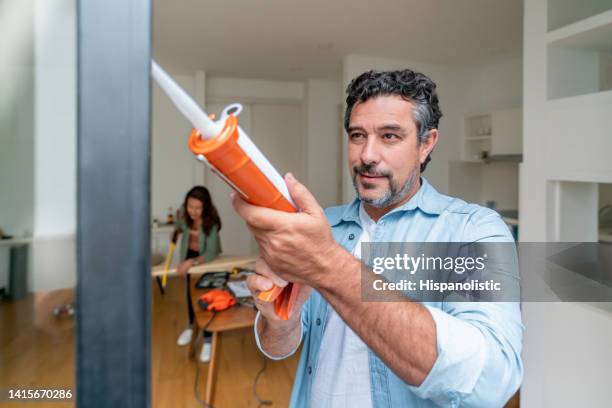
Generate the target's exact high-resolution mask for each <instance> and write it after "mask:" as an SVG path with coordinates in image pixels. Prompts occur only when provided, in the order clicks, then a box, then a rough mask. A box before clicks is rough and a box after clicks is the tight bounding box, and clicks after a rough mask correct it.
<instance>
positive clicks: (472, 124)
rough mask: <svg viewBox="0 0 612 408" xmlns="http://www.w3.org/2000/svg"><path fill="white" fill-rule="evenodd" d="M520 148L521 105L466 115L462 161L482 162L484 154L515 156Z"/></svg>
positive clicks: (520, 150)
mask: <svg viewBox="0 0 612 408" xmlns="http://www.w3.org/2000/svg"><path fill="white" fill-rule="evenodd" d="M522 150H523V149H522V111H521V109H520V108H518V109H506V110H499V111H493V112H491V113H485V114H479V115H473V116H468V117H466V119H465V133H464V138H463V161H467V162H482V161H483V157H484V156H485V155H486V156H488V157H490V156H500V155H518V154H521V153H522Z"/></svg>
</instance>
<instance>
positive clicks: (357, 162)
mask: <svg viewBox="0 0 612 408" xmlns="http://www.w3.org/2000/svg"><path fill="white" fill-rule="evenodd" d="M412 108H413V105H412V103H411V102H408V101H406V100H404V99H402V98H401V97H399V96H395V95H393V96H379V97H376V98H372V99H368V100H367V101H365V102H362V103H357V104H355V105H354V106H353V110H352V112H351V118H350V122H349V128H348V136H349V142H348V160H349V166H350V169H351V175H352V178H353V184H354V186H355V190H356V191H357V195H358V196H359V198H360V199H361V200H363V201H364V202H365V203H366V204H369V205H371V206H373V207H377V208H386V207H389V206H392V205H394V204H399V203H401V202H402V201H403V200H404V199H407V198H408V197H410V196H411V195H409V194H410V193H414V187H415V183H417V182H418V180H419V177H420V164H421V162H422V161H424V160H425V158H426V157H427V154H428V153H429V151H431V149H432V148H433V145H432V144H431V143H421V144H420V145H419V143H418V140H417V134H418V130H417V125H416V123H415V122H414V119H413V115H412ZM436 137H437V134H436ZM436 137H434V138H433V139H436ZM433 144H435V140H434V141H433Z"/></svg>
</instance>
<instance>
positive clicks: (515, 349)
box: [410, 302, 523, 407]
mask: <svg viewBox="0 0 612 408" xmlns="http://www.w3.org/2000/svg"><path fill="white" fill-rule="evenodd" d="M426 307H427V309H428V310H429V312H430V313H431V315H432V318H433V320H434V322H435V324H436V338H437V352H438V356H437V358H436V361H435V363H434V365H433V367H432V369H431V371H430V372H429V374H428V375H427V377H426V378H425V380H424V381H423V383H421V385H420V386H418V387H416V386H410V388H411V390H412V392H413V393H414V394H415V395H417V396H419V397H420V398H423V399H429V400H432V401H434V402H435V403H437V404H438V405H441V406H446V407H457V406H459V405H461V406H462V407H501V406H503V405H504V403H505V402H506V401H507V400H508V399H509V398H510V397H511V396H512V394H513V393H514V392H515V391H516V390H517V389H518V386H519V384H520V382H521V379H522V375H523V368H522V363H521V359H520V353H521V336H522V330H523V327H522V324H521V322H520V310H519V308H518V305H517V304H516V303H482V304H474V303H467V302H464V303H449V304H447V305H446V307H445V308H444V310H441V309H438V308H435V307H429V306H426Z"/></svg>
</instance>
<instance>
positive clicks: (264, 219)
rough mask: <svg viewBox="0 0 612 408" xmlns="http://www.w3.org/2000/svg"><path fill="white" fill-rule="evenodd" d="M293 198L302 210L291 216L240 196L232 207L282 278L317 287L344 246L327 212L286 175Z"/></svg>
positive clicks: (297, 182)
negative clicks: (331, 225) (334, 233)
mask: <svg viewBox="0 0 612 408" xmlns="http://www.w3.org/2000/svg"><path fill="white" fill-rule="evenodd" d="M285 182H286V183H287V187H288V189H289V194H291V198H293V201H294V202H295V204H296V205H297V206H298V208H299V209H300V212H298V213H287V212H283V211H278V210H273V209H269V208H264V207H258V206H255V205H252V204H249V203H247V202H246V201H245V200H243V199H242V198H241V197H240V196H239V195H238V194H234V195H233V199H232V204H233V206H234V209H235V210H236V212H237V213H238V214H239V215H240V216H241V217H242V218H243V219H244V220H245V222H246V223H247V226H248V227H249V229H250V230H251V232H252V233H253V235H254V237H255V240H256V241H257V243H258V244H259V249H260V252H261V256H262V257H263V259H264V260H265V261H266V263H267V264H268V265H269V267H270V268H271V269H272V271H274V273H275V274H277V275H278V276H280V277H281V278H283V279H285V280H287V281H290V282H295V283H305V284H307V285H309V286H312V287H315V288H316V287H317V286H319V285H320V284H321V282H322V281H323V280H324V279H325V275H326V273H327V271H329V270H330V265H333V259H334V255H335V254H337V251H338V250H341V247H340V246H339V245H338V244H337V243H336V241H335V240H334V238H333V236H332V233H331V230H330V228H329V225H328V223H327V219H326V218H325V213H324V212H323V209H322V208H321V206H320V205H319V203H317V200H316V199H315V198H314V196H313V195H312V194H311V193H310V191H308V189H307V188H306V187H305V186H304V185H302V184H301V183H300V182H299V181H297V180H296V179H295V177H293V175H292V174H291V173H287V175H285Z"/></svg>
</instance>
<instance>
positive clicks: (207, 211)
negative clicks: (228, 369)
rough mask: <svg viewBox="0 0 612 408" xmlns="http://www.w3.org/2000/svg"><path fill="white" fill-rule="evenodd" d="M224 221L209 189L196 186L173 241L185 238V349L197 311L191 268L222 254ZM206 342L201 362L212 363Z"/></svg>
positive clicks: (181, 343)
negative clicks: (222, 222) (186, 323)
mask: <svg viewBox="0 0 612 408" xmlns="http://www.w3.org/2000/svg"><path fill="white" fill-rule="evenodd" d="M220 230H221V219H220V218H219V214H218V212H217V209H216V208H215V206H214V205H213V203H212V200H211V198H210V193H209V192H208V189H207V188H206V187H203V186H195V187H193V188H192V189H191V190H189V192H188V193H187V195H186V196H185V201H184V202H183V206H182V209H181V214H180V216H178V217H177V219H176V222H175V230H174V236H173V241H176V239H177V237H178V235H179V234H182V236H181V246H180V260H181V263H180V264H179V266H178V267H177V271H178V272H179V273H180V274H181V275H183V276H185V282H186V286H187V289H186V293H187V312H188V317H189V325H188V326H187V328H186V329H185V330H184V331H183V332H182V333H181V335H180V336H179V338H178V340H177V344H178V345H179V346H185V345H187V344H189V342H190V341H191V336H192V333H193V329H192V327H193V320H194V316H195V314H194V311H193V305H192V304H191V279H190V278H191V276H190V275H189V274H188V273H187V272H188V271H189V269H190V268H192V267H193V266H196V265H201V264H203V263H205V262H210V261H212V260H213V259H214V258H215V257H216V256H217V255H219V253H221V242H220V240H219V231H220ZM208 340H209V339H206V337H205V341H204V346H203V347H202V351H201V353H200V360H202V361H203V362H207V361H208V360H210V341H208Z"/></svg>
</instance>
